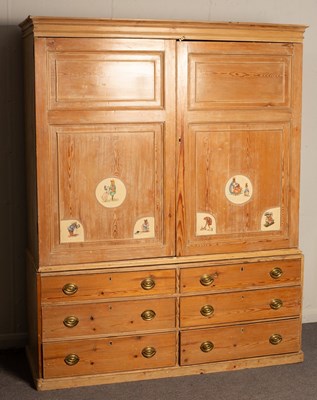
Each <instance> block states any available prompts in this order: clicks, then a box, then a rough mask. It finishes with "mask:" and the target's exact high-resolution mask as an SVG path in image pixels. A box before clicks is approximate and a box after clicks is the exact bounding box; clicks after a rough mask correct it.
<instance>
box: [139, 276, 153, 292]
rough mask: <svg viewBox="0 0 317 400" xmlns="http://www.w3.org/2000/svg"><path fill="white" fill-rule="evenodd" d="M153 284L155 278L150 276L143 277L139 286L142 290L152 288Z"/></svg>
mask: <svg viewBox="0 0 317 400" xmlns="http://www.w3.org/2000/svg"><path fill="white" fill-rule="evenodd" d="M154 286H155V280H154V279H152V278H145V279H143V281H142V282H141V287H142V289H144V290H151V289H153V288H154Z"/></svg>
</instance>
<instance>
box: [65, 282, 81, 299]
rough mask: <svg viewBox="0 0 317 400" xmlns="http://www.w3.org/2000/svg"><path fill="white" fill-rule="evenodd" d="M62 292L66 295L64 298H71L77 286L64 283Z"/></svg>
mask: <svg viewBox="0 0 317 400" xmlns="http://www.w3.org/2000/svg"><path fill="white" fill-rule="evenodd" d="M62 290H63V292H64V294H66V296H72V295H73V294H75V293H76V292H77V290H78V286H77V285H75V283H66V285H64V286H63V289H62Z"/></svg>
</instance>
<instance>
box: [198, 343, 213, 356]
mask: <svg viewBox="0 0 317 400" xmlns="http://www.w3.org/2000/svg"><path fill="white" fill-rule="evenodd" d="M214 347H215V346H214V344H213V343H212V342H210V341H207V342H203V343H202V344H201V345H200V350H201V351H202V352H203V353H209V352H210V351H211V350H213V348H214Z"/></svg>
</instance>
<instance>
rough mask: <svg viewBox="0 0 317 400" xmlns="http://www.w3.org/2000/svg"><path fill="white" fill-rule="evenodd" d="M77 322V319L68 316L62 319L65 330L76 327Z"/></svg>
mask: <svg viewBox="0 0 317 400" xmlns="http://www.w3.org/2000/svg"><path fill="white" fill-rule="evenodd" d="M78 322H79V319H78V318H77V317H75V316H74V315H70V316H69V317H66V318H65V319H64V321H63V324H64V325H65V326H66V328H74V327H75V326H76V325H78Z"/></svg>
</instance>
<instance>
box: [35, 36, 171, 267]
mask: <svg viewBox="0 0 317 400" xmlns="http://www.w3.org/2000/svg"><path fill="white" fill-rule="evenodd" d="M37 46H38V52H37V58H38V61H39V64H40V61H42V63H41V66H42V67H41V69H40V71H39V75H40V78H39V80H38V82H39V83H40V82H41V78H43V77H45V78H46V81H47V82H48V83H47V85H46V87H43V88H41V89H42V90H38V98H37V101H38V102H39V103H41V106H42V109H43V114H42V115H41V120H40V124H41V128H42V129H43V131H41V134H38V146H40V147H41V150H42V152H41V157H39V159H38V172H39V182H40V183H41V184H40V185H39V187H38V200H39V236H40V238H41V240H40V257H41V259H40V264H44V265H45V264H46V265H52V264H67V263H81V262H97V261H112V260H127V259H133V258H147V257H161V256H170V255H174V254H175V246H174V242H175V239H174V238H175V234H174V231H175V211H174V209H175V206H174V203H175V201H174V198H175V176H174V175H173V173H171V171H174V170H175V165H174V163H175V161H174V160H175V129H174V121H175V100H174V99H175V48H174V47H175V44H174V43H173V42H170V41H164V40H141V39H140V40H134V39H131V40H129V39H124V40H122V39H79V38H78V39H59V38H57V39H47V40H45V39H43V40H41V39H40V41H39V42H37ZM38 132H40V130H38Z"/></svg>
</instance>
